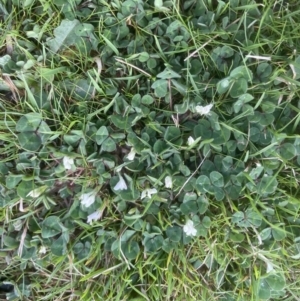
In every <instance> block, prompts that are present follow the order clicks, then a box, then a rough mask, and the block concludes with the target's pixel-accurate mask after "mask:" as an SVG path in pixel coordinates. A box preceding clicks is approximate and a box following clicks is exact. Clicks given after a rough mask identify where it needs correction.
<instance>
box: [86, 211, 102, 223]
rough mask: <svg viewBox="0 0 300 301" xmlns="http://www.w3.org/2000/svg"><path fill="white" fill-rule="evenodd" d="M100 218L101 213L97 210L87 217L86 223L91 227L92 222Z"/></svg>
mask: <svg viewBox="0 0 300 301" xmlns="http://www.w3.org/2000/svg"><path fill="white" fill-rule="evenodd" d="M100 217H101V211H99V210H97V211H95V212H93V213H92V214H90V215H88V217H87V218H88V219H87V221H86V222H87V223H88V224H90V225H91V224H92V222H93V221H96V220H98V219H99V218H100Z"/></svg>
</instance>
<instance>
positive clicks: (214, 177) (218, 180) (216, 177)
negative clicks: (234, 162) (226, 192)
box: [209, 171, 224, 187]
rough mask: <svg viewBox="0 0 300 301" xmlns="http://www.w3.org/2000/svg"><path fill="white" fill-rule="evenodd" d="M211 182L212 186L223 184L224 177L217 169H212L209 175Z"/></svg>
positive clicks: (221, 185)
mask: <svg viewBox="0 0 300 301" xmlns="http://www.w3.org/2000/svg"><path fill="white" fill-rule="evenodd" d="M209 177H210V180H211V183H212V184H213V185H214V186H217V187H223V186H224V178H223V175H222V174H221V173H219V172H218V171H212V172H211V173H210V175H209Z"/></svg>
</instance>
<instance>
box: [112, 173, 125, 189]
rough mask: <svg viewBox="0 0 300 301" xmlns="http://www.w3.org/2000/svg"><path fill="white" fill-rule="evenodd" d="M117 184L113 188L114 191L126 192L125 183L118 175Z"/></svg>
mask: <svg viewBox="0 0 300 301" xmlns="http://www.w3.org/2000/svg"><path fill="white" fill-rule="evenodd" d="M119 178H120V179H119V182H118V183H117V184H116V186H115V187H114V190H117V191H118V190H126V189H127V184H126V182H125V180H124V179H123V177H122V176H120V175H119Z"/></svg>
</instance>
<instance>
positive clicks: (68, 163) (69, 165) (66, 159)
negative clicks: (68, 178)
mask: <svg viewBox="0 0 300 301" xmlns="http://www.w3.org/2000/svg"><path fill="white" fill-rule="evenodd" d="M63 164H64V168H65V169H66V170H70V169H72V166H73V165H74V159H73V158H70V157H67V156H65V157H64V158H63Z"/></svg>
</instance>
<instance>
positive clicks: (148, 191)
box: [141, 188, 157, 199]
mask: <svg viewBox="0 0 300 301" xmlns="http://www.w3.org/2000/svg"><path fill="white" fill-rule="evenodd" d="M155 193H157V190H156V189H155V188H147V189H145V190H143V191H142V195H141V199H144V198H145V197H148V198H151V195H152V194H155Z"/></svg>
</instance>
